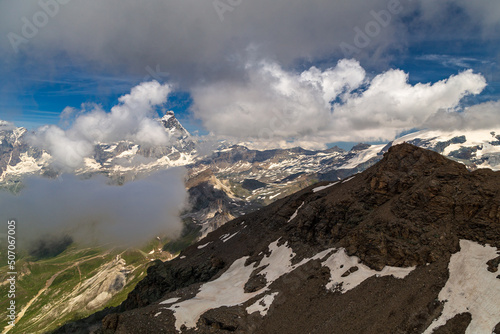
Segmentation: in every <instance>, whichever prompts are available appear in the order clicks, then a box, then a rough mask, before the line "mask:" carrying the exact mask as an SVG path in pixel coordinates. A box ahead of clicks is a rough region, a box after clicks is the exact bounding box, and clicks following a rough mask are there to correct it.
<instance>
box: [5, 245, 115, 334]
mask: <svg viewBox="0 0 500 334" xmlns="http://www.w3.org/2000/svg"><path fill="white" fill-rule="evenodd" d="M109 253H110V251H108V252H106V253H104V254H100V255H96V256H93V257H90V258H87V259H83V260H80V261H78V262H75V263H73V264H72V265H71V266H69V267H67V268H64V269H62V270H60V271H58V272H57V273H55V274H54V275H52V277H51V278H49V280H47V282H45V287H43V288H42V289H41V290H40V291H38V293H37V294H36V296H35V297H33V298H31V300H30V301H29V302H28V303H27V304H26V306H24V308H23V309H22V310H21V312H19V313H18V314H17V316H16V322H15V323H16V324H17V323H18V322H19V320H21V318H22V317H23V316H24V314H25V313H26V311H27V310H28V309H29V308H30V306H31V305H32V304H33V303H34V302H35V301H36V300H37V299H38V297H40V295H41V294H42V293H44V292H45V291H46V290H47V289H48V288H49V287H50V286H51V285H52V283H53V282H54V280H55V279H56V278H57V276H59V275H60V274H61V273H63V272H65V271H66V270H68V269H71V268H74V267H75V266H76V267H77V268H78V271H79V272H80V267H78V265H79V264H80V263H83V262H86V261H90V260H93V259H97V258H99V257H102V258H104V257H105V256H106V255H108V254H109ZM81 275H82V274H81V272H80V280H81ZM12 328H14V326H7V327H5V328H4V330H3V331H2V334H6V333H8V332H9V331H10V330H11V329H12Z"/></svg>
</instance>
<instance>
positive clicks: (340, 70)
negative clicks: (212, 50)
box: [193, 59, 486, 147]
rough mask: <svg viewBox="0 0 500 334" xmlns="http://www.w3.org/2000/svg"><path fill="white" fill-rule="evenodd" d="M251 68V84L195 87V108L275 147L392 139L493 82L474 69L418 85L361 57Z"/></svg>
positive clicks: (227, 128)
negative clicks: (368, 65)
mask: <svg viewBox="0 0 500 334" xmlns="http://www.w3.org/2000/svg"><path fill="white" fill-rule="evenodd" d="M245 69H246V77H247V80H246V81H245V82H244V83H240V84H235V83H234V82H225V81H221V82H217V83H214V84H205V85H204V86H199V87H197V88H196V89H194V90H193V100H194V108H193V111H194V113H195V115H196V116H197V117H199V118H200V119H201V120H202V121H203V124H204V125H205V127H206V128H207V129H208V130H209V131H212V132H213V133H215V134H217V135H220V136H222V137H225V138H229V139H231V138H233V139H235V140H241V139H243V140H248V141H251V142H253V143H254V144H256V143H258V144H261V145H264V146H267V147H269V146H293V145H298V144H300V145H303V146H307V147H313V146H316V147H318V145H319V146H321V145H324V144H325V143H328V142H333V141H357V140H391V139H394V137H395V136H396V135H397V134H398V133H400V132H401V131H404V130H407V129H412V128H416V127H420V126H422V125H423V124H424V123H425V122H426V120H427V119H428V118H429V117H430V116H431V115H433V114H435V113H436V112H438V111H439V110H448V111H454V110H456V109H457V108H458V107H459V104H460V101H461V100H462V98H463V97H464V96H466V95H471V94H479V93H480V92H481V91H482V90H483V89H484V87H485V86H486V82H485V79H484V77H483V76H482V75H479V74H475V73H473V72H472V71H470V70H468V71H464V72H461V73H459V74H457V75H454V76H451V77H449V78H447V79H444V80H441V81H439V82H436V83H433V84H431V83H418V84H415V85H412V84H410V83H409V82H408V74H406V73H404V72H403V71H401V70H389V71H387V72H384V73H381V74H379V75H377V76H375V77H374V78H372V79H368V78H367V77H366V74H365V71H364V69H363V68H362V67H361V66H360V64H359V63H358V62H357V61H355V60H345V59H344V60H341V61H339V63H338V64H337V66H336V67H334V68H329V69H327V70H324V71H321V70H319V69H317V68H315V67H312V68H311V69H309V70H307V71H304V72H302V73H295V72H292V71H286V70H284V69H283V68H281V67H280V66H279V65H278V64H276V63H273V62H269V61H263V62H259V63H249V64H247V66H246V67H245ZM332 102H333V103H332Z"/></svg>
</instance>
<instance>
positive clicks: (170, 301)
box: [160, 298, 180, 305]
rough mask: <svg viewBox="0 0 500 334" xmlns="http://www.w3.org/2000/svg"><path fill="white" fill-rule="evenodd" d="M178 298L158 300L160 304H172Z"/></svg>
mask: <svg viewBox="0 0 500 334" xmlns="http://www.w3.org/2000/svg"><path fill="white" fill-rule="evenodd" d="M179 299H180V298H169V299H167V300H164V301H162V302H160V304H162V305H164V304H173V303H175V302H176V301H178V300H179Z"/></svg>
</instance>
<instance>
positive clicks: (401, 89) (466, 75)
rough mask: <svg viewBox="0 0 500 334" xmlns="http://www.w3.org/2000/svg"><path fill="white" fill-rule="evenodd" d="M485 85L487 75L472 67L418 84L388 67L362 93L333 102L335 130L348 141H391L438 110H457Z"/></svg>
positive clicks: (420, 123) (419, 125) (420, 124)
mask: <svg viewBox="0 0 500 334" xmlns="http://www.w3.org/2000/svg"><path fill="white" fill-rule="evenodd" d="M485 86H486V81H485V79H484V77H483V76H482V75H479V74H474V73H473V72H472V71H471V70H468V71H465V72H462V73H459V74H457V75H454V76H451V77H449V78H448V79H444V80H441V81H439V82H436V83H434V84H430V83H426V84H422V83H418V84H416V85H411V84H409V83H408V74H406V73H404V72H403V71H401V70H389V71H387V72H385V73H382V74H379V75H377V76H376V77H375V78H373V79H372V80H371V82H370V85H369V87H368V88H367V89H366V90H365V91H364V92H362V93H361V94H359V95H358V94H353V95H351V96H350V97H349V98H348V99H347V102H346V103H343V104H339V103H337V104H335V105H334V114H333V124H334V126H333V129H334V130H335V132H336V133H337V134H340V137H343V138H345V140H357V138H363V137H365V138H368V139H373V140H378V139H380V140H391V139H394V137H395V136H396V135H397V134H398V133H400V132H401V131H404V130H409V129H412V128H418V127H421V126H422V125H423V123H424V122H425V121H426V120H427V118H428V117H429V116H431V115H433V114H434V113H436V112H437V111H438V110H448V111H454V110H456V109H457V107H458V106H459V103H460V101H461V100H462V98H463V97H464V96H466V95H471V94H479V93H480V92H481V91H482V90H483V89H484V87H485ZM351 132H352V134H350V133H351ZM359 132H362V133H359Z"/></svg>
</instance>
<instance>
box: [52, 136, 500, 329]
mask: <svg viewBox="0 0 500 334" xmlns="http://www.w3.org/2000/svg"><path fill="white" fill-rule="evenodd" d="M499 254H500V174H499V173H498V172H493V171H491V170H486V169H481V170H476V171H472V172H471V171H469V170H467V169H466V168H465V166H464V165H463V164H460V163H457V162H454V161H452V160H449V159H447V158H445V157H443V156H442V155H440V154H438V153H436V152H432V151H429V150H424V149H421V148H418V147H416V146H413V145H410V144H401V145H396V146H393V147H391V148H390V149H389V150H388V152H387V153H386V154H385V155H384V156H383V158H382V159H381V161H379V162H378V163H377V164H376V165H374V166H372V167H370V168H368V169H367V170H365V171H364V172H362V173H359V174H357V175H355V176H351V177H348V178H346V179H343V180H341V181H336V182H322V183H319V184H316V185H314V186H311V187H308V188H306V189H303V190H301V191H299V192H297V193H295V194H293V195H291V196H288V197H285V198H283V199H280V200H277V201H276V202H274V203H273V204H271V205H269V206H267V207H265V208H262V209H260V210H258V211H255V212H253V213H250V214H248V215H245V216H243V217H240V218H237V219H235V220H232V221H231V222H229V223H226V224H225V225H224V226H222V227H220V228H218V229H217V230H215V231H214V232H212V233H210V234H208V236H207V237H205V238H204V239H202V240H200V241H199V242H198V243H196V244H194V245H192V246H191V247H189V248H187V249H185V250H184V251H183V252H181V254H180V256H179V257H177V258H176V259H174V260H172V261H169V262H157V263H156V264H155V265H154V266H153V267H150V268H149V269H148V275H147V276H146V277H145V278H144V279H143V280H142V281H141V282H140V283H139V284H138V285H137V286H136V288H135V289H134V290H133V291H132V292H131V293H130V294H129V295H128V297H127V299H126V300H125V302H124V303H122V304H121V305H120V306H118V307H116V308H111V309H107V310H104V311H102V312H100V313H97V314H94V315H93V316H92V317H90V318H87V319H85V320H81V321H79V322H76V323H71V324H67V325H65V326H63V327H61V328H60V329H59V330H57V331H56V332H55V333H89V332H93V333H230V332H232V333H289V334H294V333H298V334H299V333H300V334H302V333H328V334H331V333H342V334H345V333H425V334H430V333H435V334H437V333H475V334H482V333H488V334H490V333H493V332H495V333H498V332H499V331H500V309H499V304H498V300H500V275H499V272H498V265H499V263H500V256H499Z"/></svg>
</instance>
